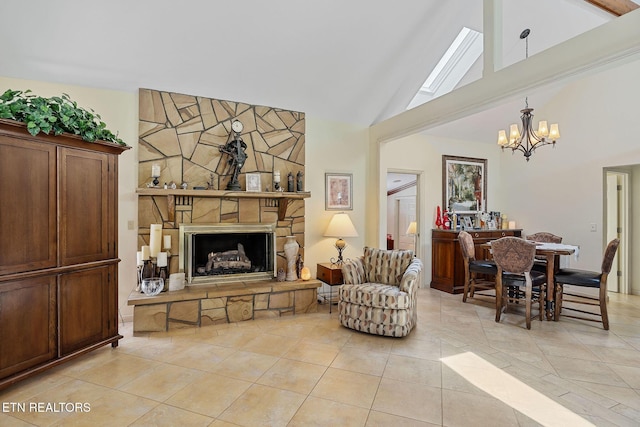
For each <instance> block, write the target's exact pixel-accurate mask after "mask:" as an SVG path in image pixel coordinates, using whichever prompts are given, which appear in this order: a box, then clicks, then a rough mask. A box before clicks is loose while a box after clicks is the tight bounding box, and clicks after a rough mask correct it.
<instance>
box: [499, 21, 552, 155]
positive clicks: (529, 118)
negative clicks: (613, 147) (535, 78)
mask: <svg viewBox="0 0 640 427" xmlns="http://www.w3.org/2000/svg"><path fill="white" fill-rule="evenodd" d="M529 33H530V30H529V29H528V28H527V29H525V30H524V31H523V32H522V33H520V39H525V45H526V50H525V54H526V58H529V39H528V38H527V37H528V36H529ZM526 58H525V59H526ZM520 113H522V115H521V116H520V120H521V121H522V131H521V130H520V129H519V128H518V125H517V124H515V123H514V124H512V125H511V126H510V127H509V137H508V138H507V133H506V132H505V131H504V130H500V131H499V132H498V145H499V146H500V147H502V151H504V149H505V148H510V149H511V151H512V152H514V151H521V152H522V154H524V157H525V158H526V159H527V162H528V161H529V157H531V155H532V154H533V152H534V151H535V150H536V149H537V148H538V147H542V146H544V145H553V146H555V144H556V140H558V139H559V138H560V129H559V128H558V124H557V123H554V124H552V125H551V127H548V126H547V121H546V120H541V121H540V122H539V123H538V130H537V131H534V130H533V127H532V125H533V114H532V113H533V108H529V99H528V98H525V108H523V109H522V110H520Z"/></svg>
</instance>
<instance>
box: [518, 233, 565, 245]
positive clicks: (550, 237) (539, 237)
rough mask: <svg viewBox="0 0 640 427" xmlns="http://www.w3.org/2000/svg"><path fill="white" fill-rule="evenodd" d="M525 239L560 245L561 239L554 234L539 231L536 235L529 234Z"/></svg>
mask: <svg viewBox="0 0 640 427" xmlns="http://www.w3.org/2000/svg"><path fill="white" fill-rule="evenodd" d="M526 239H527V240H532V241H534V242H541V243H562V237H560V236H556V235H555V234H553V233H549V232H547V231H539V232H537V233H533V234H529V235H528V236H527V237H526Z"/></svg>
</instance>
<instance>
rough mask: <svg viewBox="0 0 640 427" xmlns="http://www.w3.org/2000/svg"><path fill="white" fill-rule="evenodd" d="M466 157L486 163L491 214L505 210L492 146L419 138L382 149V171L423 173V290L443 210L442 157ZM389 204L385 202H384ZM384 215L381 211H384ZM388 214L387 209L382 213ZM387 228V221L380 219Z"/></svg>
mask: <svg viewBox="0 0 640 427" xmlns="http://www.w3.org/2000/svg"><path fill="white" fill-rule="evenodd" d="M443 155H450V156H464V157H474V158H482V159H487V173H486V178H487V205H488V208H489V210H500V211H504V210H506V207H505V205H504V203H503V200H502V194H501V192H500V181H501V178H500V175H501V163H500V159H501V155H502V153H501V152H500V150H499V148H498V147H497V146H494V145H492V144H486V143H479V142H470V141H458V140H452V139H444V138H436V137H433V136H428V135H423V134H416V135H412V136H408V137H405V138H402V139H398V140H396V141H393V142H389V143H386V144H383V145H382V146H381V149H380V171H381V175H385V176H386V172H387V171H389V170H397V169H409V170H412V171H420V173H421V174H420V183H419V191H420V194H419V199H420V207H419V209H418V212H419V213H418V215H419V216H420V224H421V225H422V229H421V230H422V231H421V233H420V235H419V236H418V242H417V245H418V247H419V248H420V250H419V251H418V253H419V254H421V255H420V258H421V259H422V262H423V264H424V268H423V274H422V286H429V284H430V283H431V229H432V228H433V227H434V225H435V218H436V209H437V206H440V207H441V208H442V156H443ZM382 200H386V198H382ZM381 211H382V209H381ZM383 211H384V213H386V209H384V210H383ZM380 221H381V223H382V224H386V222H387V218H381V219H380Z"/></svg>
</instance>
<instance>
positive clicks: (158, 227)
mask: <svg viewBox="0 0 640 427" xmlns="http://www.w3.org/2000/svg"><path fill="white" fill-rule="evenodd" d="M160 245H162V224H151V231H150V234H149V250H150V252H149V253H150V255H151V256H152V257H157V256H158V252H160V251H161V250H162V248H161V247H160Z"/></svg>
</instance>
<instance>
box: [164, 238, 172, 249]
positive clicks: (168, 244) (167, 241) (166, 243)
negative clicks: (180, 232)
mask: <svg viewBox="0 0 640 427" xmlns="http://www.w3.org/2000/svg"><path fill="white" fill-rule="evenodd" d="M164 248H165V249H171V236H170V235H168V234H165V235H164Z"/></svg>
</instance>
